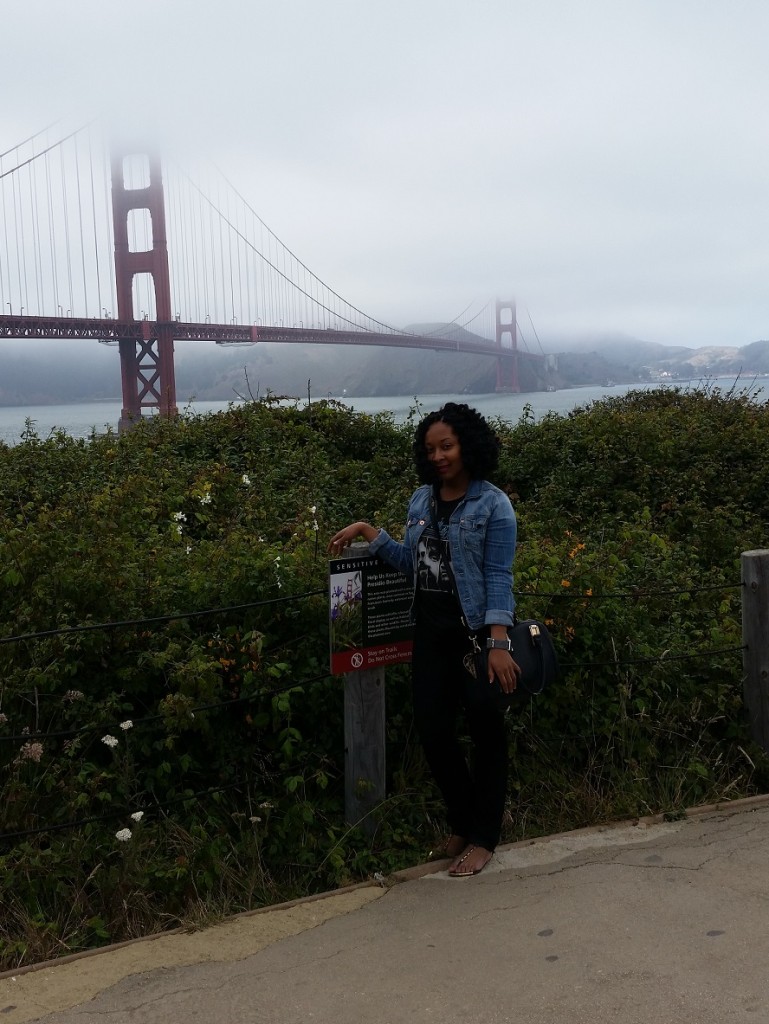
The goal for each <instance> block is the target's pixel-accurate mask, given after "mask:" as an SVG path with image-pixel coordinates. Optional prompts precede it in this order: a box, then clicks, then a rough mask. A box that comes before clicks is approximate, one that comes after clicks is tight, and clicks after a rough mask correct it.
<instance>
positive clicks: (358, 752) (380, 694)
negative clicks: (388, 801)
mask: <svg viewBox="0 0 769 1024" xmlns="http://www.w3.org/2000/svg"><path fill="white" fill-rule="evenodd" d="M367 554H368V544H367V543H364V542H360V541H359V542H356V543H354V544H351V545H350V547H349V548H348V549H347V550H346V551H345V558H363V557H364V556H365V555H367ZM384 798H385V670H384V667H382V668H373V669H362V670H360V671H357V672H347V673H346V674H345V677H344V811H345V820H346V821H347V822H348V824H350V825H354V824H357V823H360V827H361V828H362V830H363V831H364V833H365V834H366V835H368V836H369V837H370V836H372V835H373V833H374V830H375V827H376V822H375V821H374V820H373V818H372V817H371V815H370V813H369V812H370V811H371V810H372V809H373V808H374V807H376V805H377V804H379V803H381V802H382V801H383V800H384Z"/></svg>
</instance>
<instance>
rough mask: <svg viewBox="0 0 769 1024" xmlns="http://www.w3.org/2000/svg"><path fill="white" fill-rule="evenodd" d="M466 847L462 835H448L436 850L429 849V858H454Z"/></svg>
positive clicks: (465, 841)
mask: <svg viewBox="0 0 769 1024" xmlns="http://www.w3.org/2000/svg"><path fill="white" fill-rule="evenodd" d="M466 847H467V840H466V839H465V837H464V836H458V835H455V834H454V835H450V836H449V838H448V839H447V840H446V842H445V843H443V844H442V845H441V846H439V847H438V849H437V850H431V851H430V860H446V858H447V857H451V858H452V860H456V858H457V857H459V856H460V855H461V854H462V853H463V852H464V850H465V849H466Z"/></svg>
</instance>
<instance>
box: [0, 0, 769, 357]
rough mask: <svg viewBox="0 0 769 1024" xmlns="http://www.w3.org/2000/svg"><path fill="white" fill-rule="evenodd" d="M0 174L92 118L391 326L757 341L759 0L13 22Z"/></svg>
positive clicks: (74, 11)
mask: <svg viewBox="0 0 769 1024" xmlns="http://www.w3.org/2000/svg"><path fill="white" fill-rule="evenodd" d="M1 22H2V23H1V26H0V28H1V30H2V36H3V40H4V46H3V72H4V74H3V79H4V91H5V102H4V103H3V105H2V112H0V152H2V151H3V150H5V149H8V148H9V147H11V146H13V145H14V144H16V143H18V142H21V141H22V139H24V138H26V137H27V136H28V135H30V134H32V133H33V132H35V131H37V130H39V129H40V128H42V127H43V126H45V125H47V124H49V123H50V122H52V121H56V120H57V119H60V118H61V119H63V120H65V121H67V122H68V123H69V124H77V123H81V122H84V121H86V120H87V119H88V118H90V117H92V116H94V114H95V113H107V114H108V115H109V116H110V117H111V118H114V119H115V121H116V122H118V123H121V124H122V123H124V122H125V121H126V120H132V119H133V120H136V121H137V122H138V123H140V124H142V125H145V126H146V127H147V129H148V130H149V129H150V128H151V127H153V126H154V127H156V128H157V130H158V131H159V132H160V134H161V137H162V138H163V139H164V142H165V143H166V144H167V145H168V147H169V149H177V148H187V147H192V148H196V149H199V150H200V151H207V152H208V153H210V155H211V157H212V158H213V159H215V161H216V162H217V163H218V164H220V165H221V166H222V167H223V168H225V169H226V172H227V174H228V177H229V178H230V179H231V180H232V182H233V183H234V184H235V185H236V186H237V188H238V189H239V190H240V191H241V193H242V194H243V195H245V196H246V197H247V198H248V199H249V201H250V202H251V204H252V206H253V207H254V208H255V209H256V210H257V211H258V212H259V214H260V215H261V216H262V217H263V218H264V220H265V221H266V222H267V223H268V224H269V225H270V226H271V227H272V228H273V230H274V231H275V232H276V234H277V235H278V236H279V237H280V238H281V239H283V241H284V242H285V243H286V244H287V245H288V246H290V247H291V248H292V249H293V251H294V252H295V253H297V255H298V256H299V257H300V258H301V259H302V260H303V261H304V262H305V263H306V264H307V265H308V266H309V267H310V268H311V269H312V270H313V271H314V272H315V273H317V274H318V275H319V276H320V277H321V278H323V279H324V280H325V281H327V282H328V283H329V284H330V285H332V286H333V287H334V288H335V289H336V290H337V291H338V292H339V293H341V294H342V295H343V296H344V297H345V298H346V299H348V300H350V301H351V302H353V303H354V304H355V305H357V306H359V307H360V308H361V309H363V310H365V311H366V312H367V313H369V314H370V315H372V316H375V317H377V318H379V319H382V320H385V321H387V322H390V323H395V324H406V323H413V322H418V321H433V320H450V319H451V318H452V317H454V316H455V315H456V314H458V313H459V312H460V310H462V309H463V308H464V307H465V306H466V305H467V304H468V303H470V302H471V301H473V300H480V299H485V298H486V297H490V296H494V295H498V296H499V297H501V298H508V297H513V298H515V299H516V300H517V303H518V309H519V314H518V315H519V320H520V321H521V324H522V326H525V324H527V323H528V316H531V318H532V320H533V323H534V325H535V326H536V329H537V332H538V333H539V335H540V336H541V337H542V339H543V341H547V340H548V339H549V338H551V337H552V338H555V337H558V336H560V335H568V334H576V333H581V332H590V333H602V332H609V331H620V332H623V333H624V334H627V335H632V336H635V337H638V338H642V339H645V340H649V341H659V342H663V343H665V344H684V345H690V346H699V345H710V344H713V345H744V344H748V343H750V342H753V341H757V340H758V339H762V338H769V286H768V285H769V133H768V132H767V110H769V57H768V56H767V54H768V52H769V3H767V2H766V0H728V2H727V0H581V2H576V0H568V2H567V0H472V2H471V0H464V2H453V0H387V2H370V0H269V2H266V0H251V2H248V0H216V2H201V0H184V2H182V0H178V2H171V0H129V2H126V3H116V2H114V0H68V2H66V3H64V2H62V0H25V2H23V3H22V2H17V3H10V2H8V3H6V4H4V5H3V14H2V19H1Z"/></svg>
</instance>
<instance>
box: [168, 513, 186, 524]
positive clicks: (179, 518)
mask: <svg viewBox="0 0 769 1024" xmlns="http://www.w3.org/2000/svg"><path fill="white" fill-rule="evenodd" d="M171 518H172V519H173V520H174V522H176V523H186V522H187V516H185V514H184V513H183V512H174V514H173V516H172V517H171Z"/></svg>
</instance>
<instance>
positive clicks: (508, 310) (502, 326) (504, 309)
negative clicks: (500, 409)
mask: <svg viewBox="0 0 769 1024" xmlns="http://www.w3.org/2000/svg"><path fill="white" fill-rule="evenodd" d="M496 341H497V346H498V347H499V350H500V355H499V356H498V357H497V387H496V390H497V391H505V392H510V393H514V394H516V395H517V394H518V392H519V391H520V390H521V386H520V383H519V381H518V331H517V327H516V322H515V303H514V302H512V301H510V302H503V301H500V300H499V299H497V335H496ZM502 353H504V355H503V354H502Z"/></svg>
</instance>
